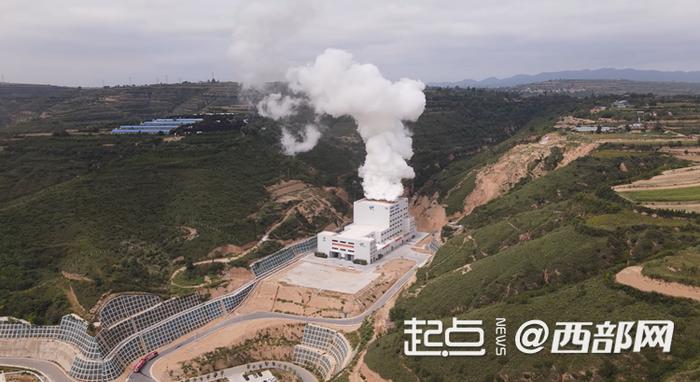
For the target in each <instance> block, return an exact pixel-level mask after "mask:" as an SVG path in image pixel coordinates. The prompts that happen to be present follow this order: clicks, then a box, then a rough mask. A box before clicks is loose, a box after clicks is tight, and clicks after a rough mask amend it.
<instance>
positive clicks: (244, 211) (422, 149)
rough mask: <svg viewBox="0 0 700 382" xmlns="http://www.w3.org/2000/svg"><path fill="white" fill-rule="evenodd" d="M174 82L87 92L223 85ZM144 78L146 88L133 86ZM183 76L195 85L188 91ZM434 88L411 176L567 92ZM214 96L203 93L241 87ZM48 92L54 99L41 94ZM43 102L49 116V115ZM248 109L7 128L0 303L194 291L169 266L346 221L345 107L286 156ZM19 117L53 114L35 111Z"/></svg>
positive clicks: (256, 252)
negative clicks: (193, 126)
mask: <svg viewBox="0 0 700 382" xmlns="http://www.w3.org/2000/svg"><path fill="white" fill-rule="evenodd" d="M168 86H170V87H171V89H170V90H172V89H174V88H175V86H174V85H173V86H171V85H168ZM168 86H162V89H161V88H160V87H141V88H121V89H114V88H110V89H91V90H89V91H86V92H87V93H89V97H96V96H97V95H98V94H101V93H102V92H105V94H107V93H110V94H119V95H117V96H115V97H117V99H118V100H119V101H115V102H116V105H119V107H120V108H126V109H123V110H131V111H129V113H137V111H135V110H136V109H134V108H132V107H133V106H136V105H140V104H143V105H141V107H142V109H141V110H142V111H139V112H143V113H152V112H155V111H157V110H181V111H183V112H184V111H186V110H187V111H191V110H193V109H192V108H191V106H189V105H192V103H193V102H194V101H193V100H197V99H201V98H202V97H203V96H204V94H206V93H207V92H212V91H214V90H212V89H225V88H226V87H227V86H229V85H227V84H196V85H192V86H191V87H190V86H189V85H182V88H181V89H179V90H177V91H176V92H174V93H176V94H168V93H172V92H169V90H168V89H167V88H168ZM81 92H83V90H79V89H66V88H53V87H28V88H24V89H23V90H21V91H20V90H17V93H15V95H14V96H13V97H15V98H13V99H16V100H17V101H16V104H22V105H24V106H22V107H23V108H25V107H26V108H29V106H27V105H30V106H31V108H32V110H34V113H36V114H38V115H41V114H44V113H46V112H47V111H46V110H49V112H50V113H55V111H56V110H58V108H63V110H64V113H63V114H61V116H62V117H61V120H68V119H70V118H78V119H80V118H82V116H86V115H90V117H89V119H91V120H96V119H95V118H97V117H95V114H93V113H92V110H97V109H99V108H100V107H101V106H99V105H103V103H102V102H97V103H95V104H94V105H93V106H94V107H95V108H97V109H85V108H83V107H80V106H79V104H80V102H79V101H78V100H79V99H80V98H79V97H78V98H75V95H76V94H80V93H81ZM132 92H133V93H132ZM146 92H150V93H149V94H150V95H148V98H147V100H146V101H144V100H143V99H139V98H138V97H141V96H144V97H145V96H146V95H145V94H147V93H146ZM161 92H162V94H161ZM190 92H191V93H192V94H195V95H193V96H192V97H190V98H187V97H184V96H183V95H187V94H190ZM66 94H71V96H70V97H67V96H66ZM177 94H180V96H183V97H180V96H178V95H177ZM427 94H428V108H427V111H426V113H425V115H424V116H423V117H422V118H421V119H419V120H418V121H417V122H416V123H413V124H412V125H411V129H412V130H413V131H414V148H415V152H416V155H415V157H414V158H413V160H412V164H413V166H414V167H415V169H416V173H417V177H416V179H415V180H414V182H413V188H414V189H418V188H419V186H420V187H422V186H424V185H425V186H426V187H432V186H431V184H432V182H431V181H429V179H430V178H431V177H432V176H433V175H434V174H435V173H440V172H441V169H442V168H446V167H449V166H450V165H451V164H452V163H455V162H457V161H460V160H461V159H460V158H468V157H470V156H471V155H473V154H474V153H476V152H478V151H480V150H482V148H483V147H485V146H486V145H489V144H492V143H496V142H499V141H503V140H505V139H507V138H508V137H510V136H512V135H513V134H515V133H516V132H517V131H520V130H522V129H524V128H526V127H528V126H530V121H531V119H532V118H533V116H535V117H538V118H539V117H540V116H542V118H544V116H547V117H548V118H551V119H552V120H554V119H555V118H556V115H558V114H559V112H560V111H562V110H569V109H570V108H571V107H572V106H571V105H572V103H573V102H574V101H575V100H574V99H571V98H568V97H557V96H553V97H539V98H528V99H521V98H518V97H513V96H509V95H504V93H499V92H491V91H479V92H471V91H463V90H440V89H435V90H433V89H430V90H429V91H428V93H427ZM6 96H7V97H10V95H6ZM137 96H138V97H137ZM134 97H135V98H134ZM58 98H62V99H63V100H62V101H60V102H58V101H56V99H58ZM184 98H187V99H189V100H190V101H183V99H184ZM217 99H218V100H216V101H212V102H213V103H215V102H220V103H224V104H227V102H231V104H229V105H235V103H233V102H237V100H235V99H229V100H228V101H227V102H225V101H224V99H222V98H217ZM47 100H54V101H56V102H55V103H51V104H50V105H48V104H44V103H43V102H48V101H47ZM128 105H131V106H129V108H127V106H128ZM93 106H91V107H93ZM222 107H224V108H225V107H226V105H223V106H222ZM112 110H116V108H115V109H112ZM52 115H54V117H49V118H47V119H46V121H50V120H55V118H58V117H55V116H56V115H58V114H52ZM248 117H249V120H250V123H249V124H248V125H245V126H242V127H239V128H237V129H233V130H230V131H226V132H217V133H208V134H201V135H192V136H186V137H184V138H183V139H180V140H170V139H166V138H168V137H137V136H111V135H109V134H98V133H90V134H78V133H73V132H70V133H69V134H67V135H64V134H61V135H58V136H51V134H48V136H43V135H42V136H34V135H31V136H24V137H13V138H7V139H2V140H0V220H2V221H4V222H11V224H3V225H1V226H0V252H2V253H3V254H5V255H4V256H3V257H2V258H1V259H0V265H1V267H0V309H1V310H2V312H3V315H13V316H17V317H22V318H26V319H30V320H32V321H33V322H37V323H40V322H55V321H56V320H57V319H58V318H59V317H60V316H61V315H62V314H64V313H67V312H71V311H73V312H77V313H81V314H84V313H85V312H87V311H89V310H90V309H91V308H92V306H93V305H94V304H95V303H96V302H97V301H98V300H99V299H100V297H102V296H103V295H104V294H105V293H116V292H121V291H149V292H154V293H158V294H161V295H171V294H178V293H187V292H190V291H191V290H189V289H186V290H181V289H178V288H176V287H174V286H173V285H172V284H171V282H170V277H171V276H172V275H173V272H174V271H175V270H176V269H180V268H181V267H183V266H186V265H188V264H194V263H196V262H197V261H201V260H203V259H206V258H213V257H221V256H226V255H227V254H231V253H235V254H240V253H242V252H244V253H245V256H244V257H242V258H239V259H238V260H236V262H235V263H232V265H245V263H247V262H249V261H252V260H254V259H255V258H257V257H259V256H263V255H265V254H268V253H271V252H272V251H274V250H276V249H277V248H280V247H281V246H282V245H284V244H285V243H288V242H290V241H292V240H295V239H298V238H301V237H306V236H308V235H312V234H313V233H315V232H317V231H319V230H321V229H323V228H325V227H326V226H329V225H330V226H337V225H338V224H342V220H343V219H344V218H347V213H348V212H349V208H348V203H349V202H351V201H353V200H356V199H358V198H361V197H362V192H361V187H360V180H359V179H358V177H357V167H358V166H359V165H360V164H361V163H362V158H363V157H364V149H363V146H362V143H361V140H360V138H359V136H358V135H357V133H356V132H355V126H354V123H353V122H352V121H351V120H349V119H347V118H341V119H332V118H325V119H324V120H323V121H322V122H323V124H324V125H325V126H327V127H328V128H327V132H326V134H324V136H323V138H322V139H321V141H320V142H319V144H318V146H317V147H316V148H314V149H313V150H311V151H310V152H307V153H303V154H300V155H298V156H297V157H286V156H284V155H282V154H281V152H280V149H279V144H278V142H279V134H280V128H279V126H278V125H277V124H276V123H274V122H273V121H271V120H268V119H265V118H256V117H255V116H253V115H250V116H248ZM85 118H88V117H85ZM100 118H101V117H100ZM105 118H106V119H104V120H108V119H109V118H111V117H109V118H107V117H105ZM36 123H38V124H36ZM46 123H48V122H46ZM13 126H14V127H12V129H14V128H20V127H21V128H31V129H34V128H37V129H42V128H44V127H45V126H47V125H45V124H44V122H37V120H35V119H29V120H27V121H26V122H22V123H19V124H16V125H13ZM334 158H343V159H342V160H336V159H334ZM263 238H267V239H269V240H268V241H264V242H262V241H261V239H263ZM220 272H223V270H222V269H220V268H219V267H213V268H211V269H209V268H207V267H204V266H201V267H194V268H193V267H188V271H187V272H184V273H181V274H180V275H179V276H178V279H177V283H176V284H179V285H188V286H189V285H198V284H201V283H202V282H203V281H204V278H205V277H209V278H210V279H212V280H217V279H218V278H219V276H220V274H219V273H220Z"/></svg>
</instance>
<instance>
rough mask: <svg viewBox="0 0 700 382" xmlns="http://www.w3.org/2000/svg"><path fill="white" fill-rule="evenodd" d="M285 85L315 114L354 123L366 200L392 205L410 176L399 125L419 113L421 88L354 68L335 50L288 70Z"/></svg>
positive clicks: (406, 138) (407, 143)
mask: <svg viewBox="0 0 700 382" xmlns="http://www.w3.org/2000/svg"><path fill="white" fill-rule="evenodd" d="M287 82H288V84H289V87H290V89H291V90H292V91H294V92H295V93H296V94H298V95H300V96H303V97H305V98H306V101H307V102H308V103H309V104H310V105H311V106H312V107H313V108H314V109H315V110H316V112H317V113H319V114H329V115H332V116H334V117H340V116H344V115H349V116H351V117H352V118H353V119H355V122H356V123H357V125H358V131H359V133H360V136H361V137H362V140H363V141H364V142H365V148H366V151H367V157H365V163H364V164H363V165H362V166H361V167H360V168H359V175H360V177H361V178H362V179H363V181H362V187H363V188H364V191H365V196H366V197H368V198H371V199H383V200H396V199H397V198H398V197H399V196H401V194H403V185H402V184H401V180H402V179H410V178H413V177H414V176H415V173H414V172H413V169H412V168H411V167H410V166H409V165H408V163H406V161H407V160H408V159H410V158H411V157H412V156H413V149H412V147H411V145H412V140H411V135H410V132H409V131H408V130H407V129H406V127H405V126H404V125H403V123H402V121H415V120H417V119H418V117H419V116H420V115H421V114H422V113H423V110H424V109H425V94H423V89H424V88H425V85H424V84H423V83H422V82H420V81H415V80H410V79H407V78H402V79H400V80H399V81H396V82H391V81H389V80H387V79H386V78H384V77H383V76H382V74H381V73H380V72H379V69H378V68H377V67H376V66H374V65H372V64H359V63H357V62H355V61H354V59H353V57H352V55H351V54H350V53H347V52H345V51H342V50H337V49H327V50H326V51H325V52H323V53H322V54H321V55H319V56H318V57H316V60H315V61H314V62H313V63H311V64H308V65H305V66H301V67H296V68H291V69H289V70H288V71H287ZM306 136H307V138H308V137H309V133H308V132H307V135H306ZM283 145H284V142H283ZM312 147H313V146H312ZM304 148H307V149H311V148H310V147H308V145H305V146H304ZM285 151H287V146H286V145H285Z"/></svg>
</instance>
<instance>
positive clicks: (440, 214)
mask: <svg viewBox="0 0 700 382" xmlns="http://www.w3.org/2000/svg"><path fill="white" fill-rule="evenodd" d="M410 209H411V211H410V213H411V216H413V217H414V218H415V219H416V228H417V229H418V230H419V231H421V232H435V231H437V232H440V230H442V227H443V226H444V225H445V224H447V222H448V220H447V213H446V212H445V207H443V206H442V205H440V203H438V201H437V195H433V196H432V197H428V196H426V195H421V196H419V197H418V198H417V199H415V200H413V203H411V206H410Z"/></svg>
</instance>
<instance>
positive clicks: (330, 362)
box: [294, 324, 351, 380]
mask: <svg viewBox="0 0 700 382" xmlns="http://www.w3.org/2000/svg"><path fill="white" fill-rule="evenodd" d="M350 355H351V348H350V343H349V342H348V340H347V339H345V336H343V335H342V334H341V333H340V332H338V331H335V330H333V329H329V328H325V327H323V326H319V325H315V324H306V326H305V327H304V335H303V336H302V339H301V344H299V345H297V346H295V347H294V362H296V363H298V364H300V365H304V366H309V367H312V368H314V369H316V370H317V371H318V372H319V373H320V374H321V375H322V376H323V377H324V379H326V380H328V379H330V378H331V377H332V376H334V375H335V374H337V373H338V372H340V370H342V369H343V368H344V367H345V365H346V364H347V363H348V362H349V361H350Z"/></svg>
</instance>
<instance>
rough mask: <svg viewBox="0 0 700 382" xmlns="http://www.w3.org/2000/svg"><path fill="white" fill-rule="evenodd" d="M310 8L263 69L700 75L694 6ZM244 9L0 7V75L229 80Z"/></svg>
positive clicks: (131, 3)
mask: <svg viewBox="0 0 700 382" xmlns="http://www.w3.org/2000/svg"><path fill="white" fill-rule="evenodd" d="M310 2H311V3H312V4H313V7H311V8H309V7H299V9H298V12H297V13H298V15H297V16H296V17H295V18H294V19H293V20H274V19H272V20H269V23H272V24H271V25H267V26H265V25H263V26H262V28H263V29H261V30H262V31H264V30H267V29H266V28H269V27H279V26H280V25H281V26H282V31H283V32H284V31H285V29H284V28H290V33H288V34H285V36H284V38H283V39H279V40H273V41H272V44H271V45H270V42H269V41H268V42H266V43H267V44H268V46H273V48H271V49H270V50H271V52H272V53H273V54H272V55H271V56H270V58H274V60H270V62H274V63H280V65H281V66H282V65H283V66H288V65H290V64H302V63H305V62H308V61H310V60H312V59H313V58H314V57H315V56H316V55H317V54H318V53H320V52H321V51H323V50H324V49H325V48H340V49H345V50H348V51H350V52H352V53H353V54H354V55H355V57H356V58H357V59H358V60H359V61H362V62H372V63H374V64H376V65H377V66H378V67H379V68H380V69H381V70H382V73H383V74H384V75H385V76H386V77H388V78H392V79H398V78H400V77H404V76H406V77H411V78H419V79H422V80H423V81H440V80H458V79H462V78H468V77H469V78H477V79H478V78H483V77H487V76H492V75H493V76H507V75H512V74H516V73H536V72H541V71H551V70H562V69H581V68H598V67H603V66H609V67H636V68H645V69H652V68H654V69H662V70H697V69H700V68H699V67H698V66H697V63H698V62H700V51H699V50H698V49H696V46H697V43H698V41H700V28H698V27H697V20H698V19H700V6H699V5H698V4H697V2H695V1H692V0H675V1H674V0H671V1H669V0H666V1H662V0H647V1H642V0H609V1H604V2H603V1H590V0H569V1H560V0H556V1H555V0H533V1H517V0H505V1H498V2H492V3H493V4H488V3H487V2H484V1H421V2H410V1H402V0H385V1H370V0H355V1H349V0H341V1H333V2H328V1H322V0H310ZM296 3H298V1H295V2H294V3H284V4H283V3H282V2H281V1H278V2H271V4H273V6H274V4H279V8H280V9H283V8H285V7H289V6H290V4H292V5H291V6H295V4H296ZM245 9H246V8H245V4H243V3H242V2H241V1H224V0H201V1H196V2H194V1H179V0H149V1H140V0H122V1H118V2H117V1H113V2H109V3H107V2H95V1H89V0H56V1H48V0H35V1H26V0H3V1H2V2H0V52H2V60H0V73H2V74H3V75H4V76H5V78H6V80H8V81H13V82H41V83H55V84H72V85H100V84H101V83H102V81H104V82H105V83H106V84H118V83H125V82H127V80H128V78H129V77H131V78H132V81H133V82H135V83H150V82H154V81H155V80H156V78H157V77H158V78H160V80H164V79H165V76H166V75H168V78H169V80H170V81H171V82H173V81H176V80H177V79H183V80H204V79H207V78H208V77H209V76H210V73H211V72H214V74H215V76H216V77H217V78H220V79H227V80H240V79H242V76H241V74H240V71H239V70H237V69H236V62H234V60H232V59H231V56H230V48H231V46H232V45H234V44H235V36H236V35H237V33H238V35H240V29H237V26H240V25H241V24H242V21H241V18H242V17H249V16H246V13H245ZM253 13H254V12H253ZM282 14H284V12H282ZM285 21H286V23H285ZM286 25H289V27H287V26H286ZM291 29H294V30H293V31H292V30H291ZM236 31H238V32H236ZM292 32H293V33H292ZM254 33H256V32H254ZM276 33H277V32H276ZM264 38H266V37H264V36H261V41H262V42H265V41H263V40H264ZM266 64H267V63H266ZM284 69H286V68H281V70H280V73H283V72H284ZM265 72H266V73H267V74H268V75H269V73H274V71H272V70H270V69H269V68H267V69H266V70H265ZM266 79H267V78H266Z"/></svg>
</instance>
